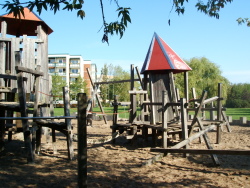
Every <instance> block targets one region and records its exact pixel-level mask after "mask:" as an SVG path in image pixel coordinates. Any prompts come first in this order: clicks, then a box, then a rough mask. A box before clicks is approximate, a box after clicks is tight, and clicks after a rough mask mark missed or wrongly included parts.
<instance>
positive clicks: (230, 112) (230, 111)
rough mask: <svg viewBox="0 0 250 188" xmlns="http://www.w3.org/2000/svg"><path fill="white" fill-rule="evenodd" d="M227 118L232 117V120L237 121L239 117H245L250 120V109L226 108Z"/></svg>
mask: <svg viewBox="0 0 250 188" xmlns="http://www.w3.org/2000/svg"><path fill="white" fill-rule="evenodd" d="M226 114H227V116H232V117H233V120H239V119H240V117H247V120H250V108H227V110H226Z"/></svg>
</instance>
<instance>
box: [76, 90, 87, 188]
mask: <svg viewBox="0 0 250 188" xmlns="http://www.w3.org/2000/svg"><path fill="white" fill-rule="evenodd" d="M77 99H78V106H77V115H78V116H77V120H78V123H77V124H78V127H77V134H78V146H77V147H78V187H79V188H85V187H87V96H86V93H78V95H77Z"/></svg>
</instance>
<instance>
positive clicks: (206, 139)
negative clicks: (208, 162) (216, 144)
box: [197, 118, 220, 165]
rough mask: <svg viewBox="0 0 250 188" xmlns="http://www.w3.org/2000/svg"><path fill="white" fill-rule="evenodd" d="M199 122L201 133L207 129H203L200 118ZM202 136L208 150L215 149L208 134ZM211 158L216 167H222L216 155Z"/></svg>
mask: <svg viewBox="0 0 250 188" xmlns="http://www.w3.org/2000/svg"><path fill="white" fill-rule="evenodd" d="M197 122H198V125H199V127H200V129H201V131H203V130H204V129H205V128H204V127H203V125H202V122H201V120H200V118H197ZM201 131H200V132H201ZM202 136H203V138H204V140H205V143H206V145H207V148H208V149H213V147H212V145H211V143H210V140H209V138H208V136H207V133H206V132H205V133H204V134H203V135H202ZM211 157H212V160H213V162H214V164H215V165H220V162H219V159H218V157H217V156H216V155H215V154H211Z"/></svg>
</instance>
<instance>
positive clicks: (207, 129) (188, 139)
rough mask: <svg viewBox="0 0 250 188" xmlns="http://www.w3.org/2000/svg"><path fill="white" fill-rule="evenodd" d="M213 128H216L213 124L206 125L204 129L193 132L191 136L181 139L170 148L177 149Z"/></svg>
mask: <svg viewBox="0 0 250 188" xmlns="http://www.w3.org/2000/svg"><path fill="white" fill-rule="evenodd" d="M214 128H216V126H215V125H210V126H209V127H207V128H206V129H204V130H201V131H199V132H198V133H196V134H193V135H192V136H190V137H189V138H187V139H185V140H183V141H181V142H180V143H178V144H176V145H175V146H173V147H172V148H175V149H179V148H182V147H183V146H185V145H187V144H189V143H190V142H192V141H193V140H195V139H196V138H199V137H200V136H202V135H204V134H205V133H206V132H208V131H211V130H213V129H214Z"/></svg>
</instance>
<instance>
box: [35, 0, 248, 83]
mask: <svg viewBox="0 0 250 188" xmlns="http://www.w3.org/2000/svg"><path fill="white" fill-rule="evenodd" d="M195 2H197V0H196V1H190V2H189V3H186V4H185V7H186V9H185V14H184V15H180V16H178V14H177V13H176V12H174V10H173V11H171V9H172V0H156V1H152V0H151V1H149V0H144V1H142V0H137V1H135V0H126V1H125V0H119V5H120V6H122V7H130V8H131V10H130V16H131V19H132V23H131V24H128V28H127V29H126V31H125V33H124V36H123V37H122V38H121V39H120V37H119V36H116V35H113V36H109V45H108V44H107V43H102V41H101V39H102V35H103V27H102V15H101V6H100V1H99V0H85V3H84V5H83V10H84V11H85V14H86V17H85V18H84V19H83V20H81V19H80V18H79V17H77V16H76V12H74V11H73V12H68V11H60V12H58V13H56V14H55V15H54V13H53V12H51V11H45V12H42V14H41V15H40V17H41V19H43V20H44V21H45V22H46V23H47V24H48V25H49V26H50V27H51V28H52V29H53V30H54V32H53V33H52V34H50V35H49V54H56V53H68V54H70V55H82V57H83V59H85V60H91V61H92V63H95V64H96V65H97V69H98V71H99V72H100V70H101V68H102V67H103V65H104V64H113V65H120V66H121V67H122V68H123V69H124V70H127V71H129V69H130V65H131V64H133V65H134V66H138V68H139V69H141V67H142V65H143V63H144V60H145V58H146V54H147V51H148V48H149V46H150V42H151V40H152V37H153V35H154V32H156V33H157V34H158V35H159V36H160V37H161V38H162V39H163V40H164V41H165V42H166V43H167V44H168V45H169V46H170V47H171V48H172V49H173V50H174V51H175V52H176V53H177V54H178V55H179V56H180V57H181V58H182V59H184V60H189V59H191V58H193V57H206V58H208V59H209V60H210V61H211V62H213V63H215V64H216V65H218V66H219V68H220V70H221V71H222V75H223V76H224V77H226V78H227V79H228V80H229V81H230V82H231V83H233V84H237V83H250V27H247V26H246V25H238V23H237V22H236V19H237V18H239V17H242V18H247V17H250V13H249V8H250V1H246V0H234V1H233V2H232V3H231V4H227V5H226V6H225V8H224V9H222V10H221V11H220V18H219V19H215V18H211V17H208V16H206V15H204V14H203V13H201V12H198V11H197V9H196V8H195ZM103 3H104V13H105V18H106V21H107V22H113V21H116V20H117V13H116V12H115V11H116V9H117V7H116V5H115V3H114V1H111V2H110V0H103ZM34 12H35V11H34ZM169 19H170V20H171V24H170V26H169V25H168V20H169Z"/></svg>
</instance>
